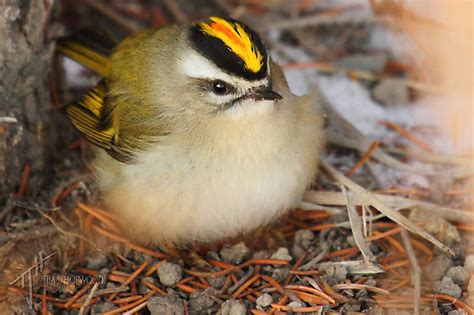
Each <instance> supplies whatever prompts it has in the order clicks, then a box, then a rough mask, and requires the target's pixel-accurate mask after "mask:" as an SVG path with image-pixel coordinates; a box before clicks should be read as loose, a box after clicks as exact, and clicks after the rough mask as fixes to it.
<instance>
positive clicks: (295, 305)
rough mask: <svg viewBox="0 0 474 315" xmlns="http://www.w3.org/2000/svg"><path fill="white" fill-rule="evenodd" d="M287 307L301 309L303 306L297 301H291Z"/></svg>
mask: <svg viewBox="0 0 474 315" xmlns="http://www.w3.org/2000/svg"><path fill="white" fill-rule="evenodd" d="M287 306H288V307H303V304H301V303H300V302H297V301H293V302H290V303H289V304H288V305H287Z"/></svg>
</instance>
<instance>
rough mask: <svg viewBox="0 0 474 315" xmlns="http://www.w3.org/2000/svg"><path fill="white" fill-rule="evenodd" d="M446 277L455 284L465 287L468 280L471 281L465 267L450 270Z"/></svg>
mask: <svg viewBox="0 0 474 315" xmlns="http://www.w3.org/2000/svg"><path fill="white" fill-rule="evenodd" d="M446 277H448V278H451V279H452V280H453V281H454V283H456V284H458V285H460V286H463V285H464V283H466V281H467V279H469V274H468V273H467V271H466V270H465V269H464V268H463V267H461V266H456V267H451V268H449V269H448V272H447V273H446Z"/></svg>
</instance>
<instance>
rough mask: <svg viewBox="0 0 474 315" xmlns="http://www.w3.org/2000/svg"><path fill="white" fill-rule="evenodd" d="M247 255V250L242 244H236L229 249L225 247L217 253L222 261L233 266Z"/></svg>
mask: <svg viewBox="0 0 474 315" xmlns="http://www.w3.org/2000/svg"><path fill="white" fill-rule="evenodd" d="M248 253H249V249H248V247H247V246H246V245H245V243H244V242H240V243H237V244H235V245H233V246H230V247H228V246H226V247H224V248H222V249H221V251H220V252H219V254H220V255H221V257H222V259H224V261H226V262H229V263H233V264H240V263H241V262H242V260H243V259H244V258H245V256H246V255H247V254H248Z"/></svg>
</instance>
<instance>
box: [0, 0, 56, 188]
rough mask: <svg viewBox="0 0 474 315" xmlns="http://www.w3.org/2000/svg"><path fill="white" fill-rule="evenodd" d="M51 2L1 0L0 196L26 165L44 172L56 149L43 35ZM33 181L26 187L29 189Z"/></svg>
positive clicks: (46, 40) (49, 49)
mask: <svg viewBox="0 0 474 315" xmlns="http://www.w3.org/2000/svg"><path fill="white" fill-rule="evenodd" d="M52 4H53V0H0V197H2V196H5V195H8V194H11V193H12V192H14V191H16V190H17V189H18V186H19V183H20V181H21V178H22V174H23V171H24V170H25V169H29V170H30V172H29V173H30V174H35V175H40V176H39V177H43V178H45V177H44V176H43V175H45V173H48V172H45V170H47V167H46V166H48V162H49V161H50V160H51V157H52V156H53V155H54V153H55V152H56V151H57V149H55V148H57V147H58V146H57V139H58V137H57V132H56V133H55V132H54V130H58V128H55V124H54V123H52V115H58V114H57V113H54V112H57V111H54V110H52V105H51V100H50V95H49V89H48V77H49V74H50V71H51V61H52V54H53V50H54V45H53V43H52V42H51V41H50V40H49V38H48V35H47V34H48V18H49V15H50V13H51V9H52ZM49 165H51V164H49ZM42 181H43V182H44V179H43V180H42ZM42 181H39V182H36V183H40V182H42ZM39 186H41V185H35V187H39ZM35 187H30V188H29V189H30V192H31V193H34V190H35ZM37 189H38V188H36V190H37Z"/></svg>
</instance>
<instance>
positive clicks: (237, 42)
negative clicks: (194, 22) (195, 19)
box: [198, 16, 263, 73]
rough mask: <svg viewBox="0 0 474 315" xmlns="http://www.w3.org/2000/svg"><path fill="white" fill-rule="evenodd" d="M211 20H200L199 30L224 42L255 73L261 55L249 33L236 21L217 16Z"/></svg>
mask: <svg viewBox="0 0 474 315" xmlns="http://www.w3.org/2000/svg"><path fill="white" fill-rule="evenodd" d="M209 19H210V20H211V21H212V22H200V23H199V24H198V25H199V27H200V28H201V30H202V31H203V32H204V33H206V34H208V35H210V36H213V37H215V38H218V39H220V40H221V41H222V42H224V44H225V45H226V46H227V48H229V50H230V51H232V52H233V53H234V54H236V55H237V56H238V57H239V58H240V59H242V61H243V62H244V65H245V67H246V68H247V69H248V70H250V71H252V72H253V73H257V72H258V71H260V69H261V68H262V65H263V62H262V61H263V57H262V54H261V53H260V51H258V49H257V48H256V47H255V45H254V43H253V42H252V40H251V38H250V35H249V34H248V33H247V32H246V31H245V29H244V28H243V27H242V25H240V24H239V23H237V22H230V21H227V20H224V19H222V18H219V17H215V16H213V17H210V18H209Z"/></svg>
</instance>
